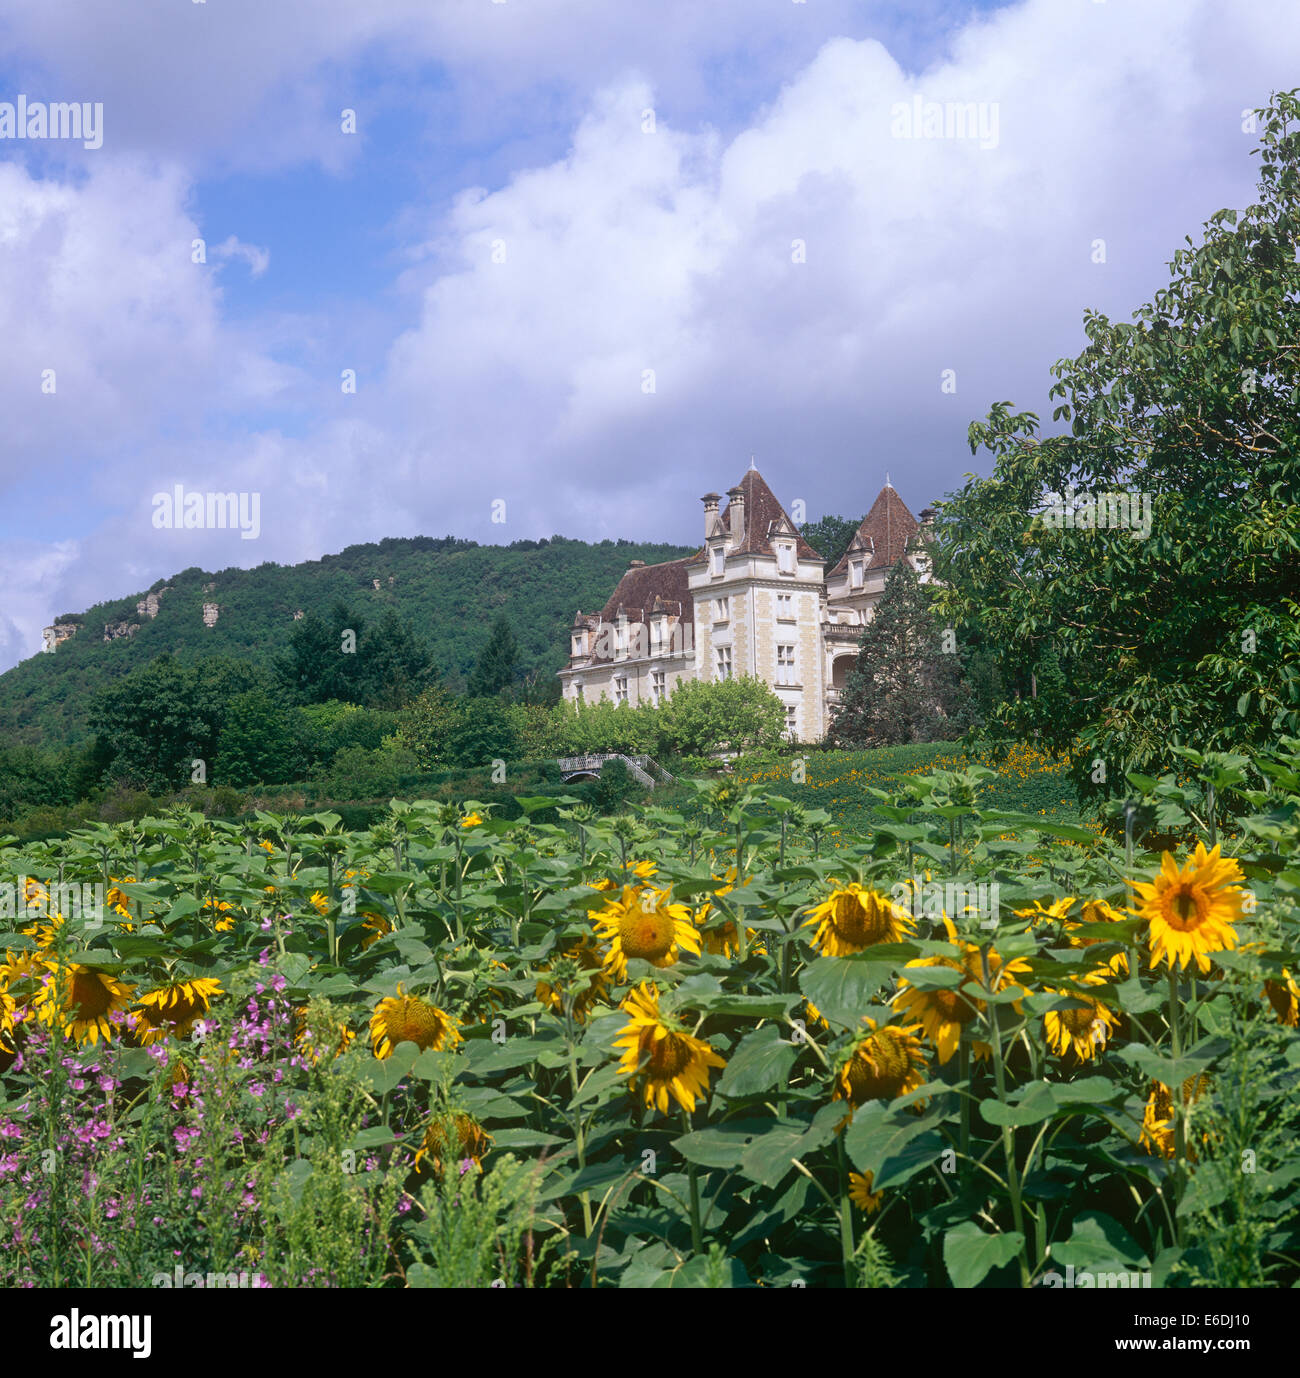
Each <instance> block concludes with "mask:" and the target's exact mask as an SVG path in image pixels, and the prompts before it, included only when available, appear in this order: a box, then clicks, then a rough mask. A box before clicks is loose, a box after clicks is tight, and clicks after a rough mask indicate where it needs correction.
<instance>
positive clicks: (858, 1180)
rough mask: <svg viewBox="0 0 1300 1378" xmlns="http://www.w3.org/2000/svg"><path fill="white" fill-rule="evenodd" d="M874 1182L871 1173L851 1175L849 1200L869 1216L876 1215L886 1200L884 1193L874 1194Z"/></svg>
mask: <svg viewBox="0 0 1300 1378" xmlns="http://www.w3.org/2000/svg"><path fill="white" fill-rule="evenodd" d="M873 1180H874V1179H873V1177H872V1174H871V1173H869V1172H850V1173H849V1200H850V1201H852V1202H853V1204H854V1205H855V1206H857V1207H858V1209H859V1210H863V1211H865V1212H866V1213H867V1214H868V1215H874V1214H875V1213H876V1212H877V1211H878V1210H879V1209H880V1205H881V1202H882V1201H884V1199H885V1193H884V1192H883V1191H876V1192H873V1191H872V1190H871V1185H872V1181H873Z"/></svg>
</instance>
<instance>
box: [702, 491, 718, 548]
mask: <svg viewBox="0 0 1300 1378" xmlns="http://www.w3.org/2000/svg"><path fill="white" fill-rule="evenodd" d="M701 501H702V502H703V503H704V539H705V540H706V541H707V540H708V539H709V537H710V536H712V535H713V527H714V524H715V523H716V522H717V520H718V503H719V502H720V501H721V498H720V496H719V494H717V493H705V495H704V497H703V498H702V499H701Z"/></svg>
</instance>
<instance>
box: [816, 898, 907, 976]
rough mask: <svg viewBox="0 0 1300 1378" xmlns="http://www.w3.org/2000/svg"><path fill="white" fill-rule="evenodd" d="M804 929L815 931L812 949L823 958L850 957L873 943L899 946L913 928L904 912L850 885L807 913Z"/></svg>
mask: <svg viewBox="0 0 1300 1378" xmlns="http://www.w3.org/2000/svg"><path fill="white" fill-rule="evenodd" d="M803 926H804V927H805V928H809V927H814V926H815V927H816V929H817V932H816V933H815V934H814V935H813V938H812V945H813V946H814V947H816V948H820V949H821V953H822V955H823V956H824V957H850V956H852V955H853V953H855V952H862V951H863V950H864V949H866V948H868V947H872V946H874V945H875V944H876V943H901V942H902V941H903V940H904V939H905V938H906V937H907V936H908V935H909V934H910V933H911V932H912V931H913V929H914V928H915V927H916V924H915V921H914V920H913V918H912V916H911V915H910V914H909V913H908V912H907V910H906V909H903V908H902V907H901V906H899V905H897V904H895V903H894V902H893V901H892V900H890V899H888V898H887V897H886V896H884V895H882V894H880V893H879V891H876V890H871V889H868V888H866V887H864V886H862V885H859V884H858V883H857V881H853V882H852V883H851V884H849V885H847V886H844V887H843V888H841V889H837V890H835V891H833V892H832V893H831V896H830V898H829V899H828V900H826V901H825V903H823V904H819V905H817V906H816V907H815V908H813V909H811V910H809V912H808V918H807V919H805V920H804V924H803Z"/></svg>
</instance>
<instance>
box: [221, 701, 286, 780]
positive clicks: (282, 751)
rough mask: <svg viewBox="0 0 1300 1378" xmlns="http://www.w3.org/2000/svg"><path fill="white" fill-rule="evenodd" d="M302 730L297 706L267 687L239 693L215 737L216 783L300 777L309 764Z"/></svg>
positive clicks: (231, 703) (230, 704)
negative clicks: (273, 694)
mask: <svg viewBox="0 0 1300 1378" xmlns="http://www.w3.org/2000/svg"><path fill="white" fill-rule="evenodd" d="M304 729H305V723H304V722H303V721H302V720H301V718H300V717H299V716H298V710H296V709H292V708H290V707H287V706H286V705H285V704H284V703H283V701H282V700H280V699H278V698H273V697H272V696H271V695H270V694H269V693H267V691H266V690H265V689H250V690H249V691H248V692H247V693H244V694H236V695H235V697H234V698H233V699H231V700H230V703H229V705H228V707H227V709H226V714H225V720H224V722H223V723H222V727H221V735H220V737H219V738H218V739H217V753H216V761H215V764H214V767H213V771H212V783H213V784H219V785H233V786H234V787H235V788H236V789H243V788H245V787H246V786H248V785H254V784H266V785H280V784H284V783H286V782H287V781H289V780H295V779H298V778H299V777H300V776H301V775H302V773H303V771H304V769H305V767H306V753H305V752H304V750H303V734H304Z"/></svg>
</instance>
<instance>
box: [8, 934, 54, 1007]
mask: <svg viewBox="0 0 1300 1378" xmlns="http://www.w3.org/2000/svg"><path fill="white" fill-rule="evenodd" d="M56 967H57V964H56V963H55V962H53V961H51V960H50V958H49V957H47V956H46V955H45V954H44V953H43V952H15V951H14V950H13V949H12V948H8V949H6V951H5V959H4V961H3V962H2V963H0V990H3V991H5V992H7V993H9V994H10V995H13V988H14V987H15V986H16V985H18V983H19V982H20V981H31V982H33V983H34V984H33V987H32V988H31V989H30V990H28V991H27V992H26V994H24V995H13V1000H14V1004H15V1006H16V1008H18V1009H25V1008H26V1007H27V1006H28V1005H30V1004H31V1003H32V1001H33V1000H34V999H35V998H36V996H37V994H38V993H39V991H40V987H41V984H42V982H43V981H44V979H45V977H46V976H48V975H49V973H50V972H52V971H54V970H56Z"/></svg>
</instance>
